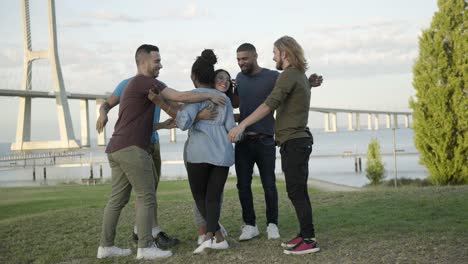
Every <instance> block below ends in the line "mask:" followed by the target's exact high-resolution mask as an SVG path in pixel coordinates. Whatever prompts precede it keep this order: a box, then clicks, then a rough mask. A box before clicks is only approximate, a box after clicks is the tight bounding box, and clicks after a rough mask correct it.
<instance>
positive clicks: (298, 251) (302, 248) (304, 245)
mask: <svg viewBox="0 0 468 264" xmlns="http://www.w3.org/2000/svg"><path fill="white" fill-rule="evenodd" d="M318 251H320V248H319V247H318V244H317V240H309V241H305V240H302V242H301V243H300V244H299V245H296V246H295V247H293V248H291V249H285V250H284V251H283V253H284V254H286V255H304V254H309V253H315V252H318Z"/></svg>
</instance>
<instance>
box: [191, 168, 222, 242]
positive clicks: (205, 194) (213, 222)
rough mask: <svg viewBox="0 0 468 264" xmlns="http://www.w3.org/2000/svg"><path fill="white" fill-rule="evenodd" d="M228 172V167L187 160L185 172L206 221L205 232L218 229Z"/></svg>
mask: <svg viewBox="0 0 468 264" xmlns="http://www.w3.org/2000/svg"><path fill="white" fill-rule="evenodd" d="M228 173H229V167H221V166H215V165H212V164H208V163H190V162H187V174H188V179H189V183H190V189H191V190H192V196H193V199H194V200H195V203H196V204H197V208H198V210H199V211H200V213H201V215H202V216H203V218H205V220H206V222H207V232H211V233H213V234H214V233H215V232H216V231H218V230H219V225H218V222H219V216H220V215H221V195H222V193H223V190H224V184H225V183H226V180H227V176H228Z"/></svg>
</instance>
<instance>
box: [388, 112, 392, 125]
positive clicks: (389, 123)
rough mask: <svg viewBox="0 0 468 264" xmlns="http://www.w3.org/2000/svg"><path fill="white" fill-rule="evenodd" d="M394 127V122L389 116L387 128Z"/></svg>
mask: <svg viewBox="0 0 468 264" xmlns="http://www.w3.org/2000/svg"><path fill="white" fill-rule="evenodd" d="M391 127H392V120H391V118H390V114H387V128H391Z"/></svg>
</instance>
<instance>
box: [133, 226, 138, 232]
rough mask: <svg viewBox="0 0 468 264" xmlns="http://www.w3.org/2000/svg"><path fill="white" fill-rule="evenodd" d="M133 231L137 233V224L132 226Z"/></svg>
mask: <svg viewBox="0 0 468 264" xmlns="http://www.w3.org/2000/svg"><path fill="white" fill-rule="evenodd" d="M133 233H135V234H138V229H137V226H133Z"/></svg>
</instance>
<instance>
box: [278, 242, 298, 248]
mask: <svg viewBox="0 0 468 264" xmlns="http://www.w3.org/2000/svg"><path fill="white" fill-rule="evenodd" d="M296 245H297V244H286V243H281V247H282V248H284V249H291V248H293V247H295V246H296Z"/></svg>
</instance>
